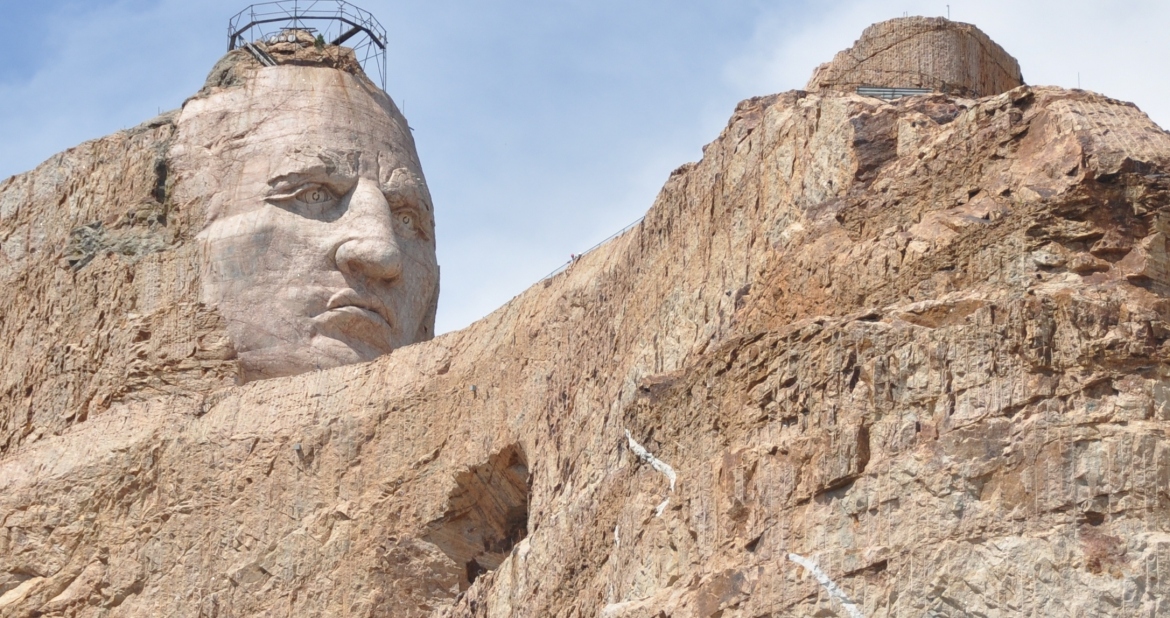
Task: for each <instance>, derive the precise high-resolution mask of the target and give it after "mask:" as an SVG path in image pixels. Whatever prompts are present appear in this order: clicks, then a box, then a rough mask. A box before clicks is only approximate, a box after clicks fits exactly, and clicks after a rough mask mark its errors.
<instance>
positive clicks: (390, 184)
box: [168, 65, 439, 381]
mask: <svg viewBox="0 0 1170 618" xmlns="http://www.w3.org/2000/svg"><path fill="white" fill-rule="evenodd" d="M178 127H179V131H178V134H177V136H176V138H175V142H174V144H173V145H172V147H171V149H170V151H169V153H168V161H169V163H170V165H171V166H172V168H173V170H174V171H173V173H174V175H175V187H176V189H175V195H174V197H173V199H174V202H175V203H176V204H177V207H178V208H180V209H183V210H191V211H194V212H198V211H202V212H205V213H206V214H205V218H206V223H205V224H204V225H203V227H202V230H201V231H200V232H199V234H198V235H197V236H196V238H197V241H198V244H199V245H200V249H201V250H202V255H203V256H204V260H205V262H204V263H203V264H202V270H201V273H200V274H201V281H202V288H203V290H202V294H201V296H200V300H201V301H202V302H203V303H204V304H206V305H207V306H208V307H212V308H214V309H215V310H216V311H217V312H218V313H219V314H220V315H222V316H223V317H224V319H225V321H226V323H227V330H228V332H229V334H230V335H231V341H232V343H233V344H234V347H235V349H236V351H237V353H238V355H239V362H240V368H241V371H242V378H243V380H245V381H247V380H252V379H257V378H269V377H275V376H282V375H295V374H298V373H304V372H306V371H313V370H320V369H327V368H329V367H336V366H338V365H343V364H348V363H354V362H360V361H366V360H370V359H373V358H375V357H377V356H379V355H382V354H385V353H387V352H389V351H391V350H393V349H395V348H399V347H402V346H404V345H407V344H411V343H414V342H416V341H423V340H426V339H429V338H431V337H432V336H433V335H434V321H435V309H436V307H437V303H438V289H439V267H438V263H437V261H436V258H435V230H434V207H433V205H432V204H431V198H430V193H429V192H428V191H427V186H426V181H425V180H423V176H422V168H421V166H420V165H419V161H418V155H417V154H416V153H415V149H414V140H413V138H411V136H410V130H409V129H408V127H407V125H406V120H405V119H404V118H403V117H402V115H401V114H400V113H399V112H398V109H397V108H396V107H395V106H394V104H393V102H391V101H390V98H389V97H387V96H386V95H385V93H383V92H381V91H380V90H379V89H377V88H376V87H374V86H373V85H372V84H370V82H369V81H368V80H365V79H364V78H362V77H359V76H352V75H349V74H347V73H345V72H342V71H338V70H332V69H326V68H321V67H317V66H300V65H281V66H276V67H271V68H268V69H263V70H259V71H256V72H255V73H254V75H253V76H252V77H251V78H250V79H249V80H247V82H246V83H245V84H244V85H242V86H240V87H234V88H226V89H212V91H211V92H210V93H208V94H206V95H204V96H201V97H197V98H195V99H192V100H190V101H188V102H187V104H186V105H185V106H184V107H183V111H182V114H181V115H180V116H179V118H178Z"/></svg>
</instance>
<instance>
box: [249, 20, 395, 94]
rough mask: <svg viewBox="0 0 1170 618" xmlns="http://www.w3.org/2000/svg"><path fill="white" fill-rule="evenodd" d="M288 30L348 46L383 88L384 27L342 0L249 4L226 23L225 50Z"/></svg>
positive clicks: (384, 68)
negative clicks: (312, 34)
mask: <svg viewBox="0 0 1170 618" xmlns="http://www.w3.org/2000/svg"><path fill="white" fill-rule="evenodd" d="M310 23H311V24H313V25H314V26H317V27H312V26H310V25H309V24H310ZM289 29H296V30H305V31H308V32H313V33H316V34H319V35H321V36H322V37H323V38H324V39H325V41H326V42H327V43H329V44H330V45H342V44H345V45H346V46H347V47H350V48H351V49H353V51H354V55H355V56H356V57H357V58H358V61H359V62H361V64H362V68H363V69H365V71H366V74H367V75H376V76H377V77H378V79H379V80H380V83H381V86H382V89H383V90H385V89H386V41H387V39H386V29H385V28H383V27H382V24H380V23H378V20H377V19H375V18H374V16H373V15H372V14H370V12H369V11H366V10H363V9H361V8H359V7H356V6H354V5H352V4H350V3H348V2H345V1H344V0H280V1H278V2H261V3H258V4H253V5H251V6H249V7H248V8H246V9H244V10H242V11H240V12H239V13H237V14H236V15H235V16H234V17H232V18H231V21H229V22H228V51H231V50H233V49H236V48H239V47H245V46H247V45H249V44H250V43H253V42H262V41H267V40H270V39H272V38H273V37H276V36H279V35H280V34H281V33H282V32H284V31H286V30H289ZM355 37H356V38H355ZM371 68H372V69H373V70H372V71H371V70H370V69H371Z"/></svg>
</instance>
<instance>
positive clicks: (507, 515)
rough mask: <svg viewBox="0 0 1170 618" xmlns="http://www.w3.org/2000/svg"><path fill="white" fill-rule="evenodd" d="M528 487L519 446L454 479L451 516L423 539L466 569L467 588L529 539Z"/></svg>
mask: <svg viewBox="0 0 1170 618" xmlns="http://www.w3.org/2000/svg"><path fill="white" fill-rule="evenodd" d="M529 483H530V480H529V476H528V458H527V457H526V456H525V455H524V450H523V449H521V448H520V446H519V445H512V446H509V447H507V448H505V449H503V450H501V451H499V452H498V453H496V454H494V455H492V456H491V457H489V458H488V460H487V462H485V463H483V464H480V465H477V466H472V467H471V468H470V469H467V470H465V471H463V472H460V473H459V474H457V475H456V476H455V489H454V490H453V491H452V492H451V494H450V495H449V496H448V498H447V509H446V512H445V513H444V514H443V516H442V517H440V518H438V519H436V520H434V521H432V522H431V523H430V524H428V525H427V534H426V536H425V537H424V539H425V540H427V541H428V542H430V543H434V544H435V545H436V546H438V548H439V549H440V550H442V551H443V553H444V554H446V555H447V556H448V557H449V558H451V560H453V561H455V564H457V565H460V566H462V567H465V568H466V574H465V575H464V578H465V579H464V581H463V582H461V585H462V586H463V587H466V586H469V585H471V584H472V583H473V582H475V579H476V578H477V577H479V576H480V575H481V574H483V573H486V572H487V571H491V570H494V569H495V568H496V567H498V566H500V563H501V562H503V561H504V558H507V557H508V552H510V551H512V547H513V546H515V545H516V543H518V542H519V541H520V540H521V539H523V538H524V537H526V536H528V501H529V493H530V490H531V488H530V485H529Z"/></svg>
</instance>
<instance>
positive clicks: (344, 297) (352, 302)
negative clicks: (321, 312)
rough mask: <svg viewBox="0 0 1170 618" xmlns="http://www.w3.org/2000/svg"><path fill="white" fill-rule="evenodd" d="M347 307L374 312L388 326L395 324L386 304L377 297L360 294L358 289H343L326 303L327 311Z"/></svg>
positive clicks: (374, 315)
mask: <svg viewBox="0 0 1170 618" xmlns="http://www.w3.org/2000/svg"><path fill="white" fill-rule="evenodd" d="M347 308H352V309H358V310H362V311H364V312H366V313H372V314H373V317H376V318H377V319H379V320H380V321H382V322H385V323H386V325H387V326H391V327H392V326H394V321H393V320H392V319H391V318H390V311H389V310H388V309H387V308H386V305H384V304H382V303H381V302H380V301H379V300H377V299H374V298H370V297H368V296H365V295H363V294H359V293H358V292H357V291H356V290H352V289H345V290H342V291H340V292H338V293H336V294H334V295H333V296H332V297H330V298H329V302H328V303H326V304H325V310H326V311H333V310H336V309H347Z"/></svg>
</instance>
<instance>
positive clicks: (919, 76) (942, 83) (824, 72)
mask: <svg viewBox="0 0 1170 618" xmlns="http://www.w3.org/2000/svg"><path fill="white" fill-rule="evenodd" d="M1023 84H1024V78H1023V76H1022V75H1021V74H1020V65H1019V63H1017V62H1016V59H1015V58H1012V57H1011V55H1009V54H1008V53H1007V52H1006V51H1004V49H1003V48H1002V47H1000V46H999V44H998V43H996V42H995V41H992V40H991V39H990V38H988V36H987V35H986V34H984V33H983V31H981V30H979V29H978V28H976V27H975V26H973V25H971V24H964V23H961V22H954V21H950V20H948V19H943V18H941V17H902V18H898V19H891V20H889V21H883V22H880V23H877V24H874V25H872V26H870V27H868V28H866V29H865V31H864V32H862V33H861V38H860V39H858V40H857V41H856V42H855V43H854V44H853V47H850V48H849V49H846V50H844V51H842V52H839V53H838V54H837V55H836V56H835V57H834V58H833V60H832V61H831V62H827V63H825V64H822V65H821V66H819V67H817V70H816V71H815V72H814V73H813V76H812V79H810V80H809V82H808V86H807V89H808V90H809V91H812V92H822V91H837V92H854V91H856V90H857V88H858V87H859V86H880V87H883V88H929V89H931V90H934V91H937V92H946V93H949V94H952V95H955V96H974V97H980V96H991V95H996V94H1000V93H1003V92H1007V91H1008V90H1011V89H1012V88H1015V87H1017V86H1022V85H1023Z"/></svg>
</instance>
